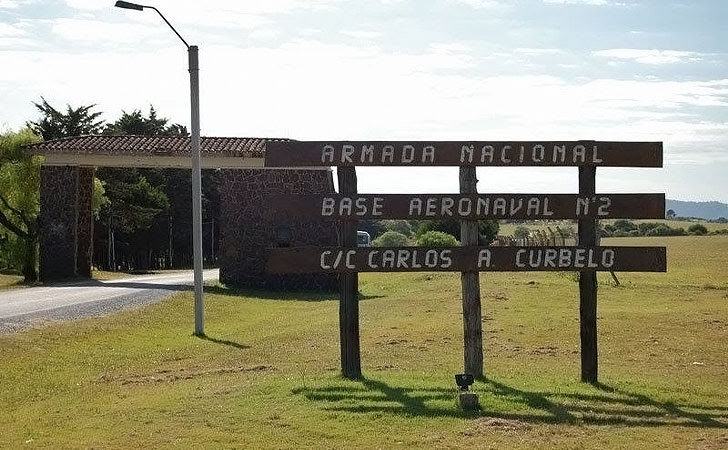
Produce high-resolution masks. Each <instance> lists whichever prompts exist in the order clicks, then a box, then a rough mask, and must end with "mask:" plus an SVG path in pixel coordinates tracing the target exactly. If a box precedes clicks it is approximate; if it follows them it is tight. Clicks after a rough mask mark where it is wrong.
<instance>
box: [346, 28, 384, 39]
mask: <svg viewBox="0 0 728 450" xmlns="http://www.w3.org/2000/svg"><path fill="white" fill-rule="evenodd" d="M339 33H340V34H343V35H344V36H349V37H353V38H355V39H376V38H378V37H380V36H381V35H382V33H381V32H380V31H371V30H339Z"/></svg>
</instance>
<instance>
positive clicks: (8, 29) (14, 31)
mask: <svg viewBox="0 0 728 450" xmlns="http://www.w3.org/2000/svg"><path fill="white" fill-rule="evenodd" d="M27 35H28V32H27V31H26V30H25V29H24V27H22V26H20V25H18V24H9V23H2V22H0V37H2V38H5V37H20V36H27Z"/></svg>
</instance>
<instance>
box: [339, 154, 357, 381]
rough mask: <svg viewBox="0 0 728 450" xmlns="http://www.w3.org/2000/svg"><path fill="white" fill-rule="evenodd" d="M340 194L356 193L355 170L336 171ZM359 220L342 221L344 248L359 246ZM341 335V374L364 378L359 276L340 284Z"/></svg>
mask: <svg viewBox="0 0 728 450" xmlns="http://www.w3.org/2000/svg"><path fill="white" fill-rule="evenodd" d="M337 175H338V179H339V193H341V194H342V195H351V194H356V190H357V186H356V184H357V183H356V169H355V168H354V167H340V168H339V169H338V171H337ZM356 228H357V222H356V221H346V222H341V225H340V230H341V245H342V246H344V247H349V248H351V247H356V246H357V236H356ZM339 283H340V284H339V336H340V346H341V373H342V375H343V376H344V377H346V378H349V379H357V378H361V355H360V351H359V275H358V274H357V273H356V272H349V273H342V274H341V275H340V281H339Z"/></svg>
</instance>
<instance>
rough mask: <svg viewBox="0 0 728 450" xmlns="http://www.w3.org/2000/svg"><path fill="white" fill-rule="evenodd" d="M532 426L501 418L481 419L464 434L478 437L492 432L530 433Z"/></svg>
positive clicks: (474, 422)
mask: <svg viewBox="0 0 728 450" xmlns="http://www.w3.org/2000/svg"><path fill="white" fill-rule="evenodd" d="M530 429H531V425H529V424H528V423H526V422H523V421H520V420H515V419H503V418H500V417H481V418H479V419H476V420H475V421H473V424H472V425H471V426H470V427H468V429H466V430H465V431H463V434H464V435H465V436H476V435H478V434H482V433H488V432H491V431H528V430H530Z"/></svg>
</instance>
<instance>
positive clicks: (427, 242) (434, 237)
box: [417, 231, 460, 247]
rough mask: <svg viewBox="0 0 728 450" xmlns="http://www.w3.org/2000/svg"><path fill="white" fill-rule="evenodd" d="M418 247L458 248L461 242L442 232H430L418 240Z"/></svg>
mask: <svg viewBox="0 0 728 450" xmlns="http://www.w3.org/2000/svg"><path fill="white" fill-rule="evenodd" d="M417 245H421V246H423V247H457V246H458V245H460V242H458V240H457V239H455V236H453V235H451V234H448V233H444V232H442V231H428V232H426V233H423V234H421V235H420V236H419V237H418V238H417Z"/></svg>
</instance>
